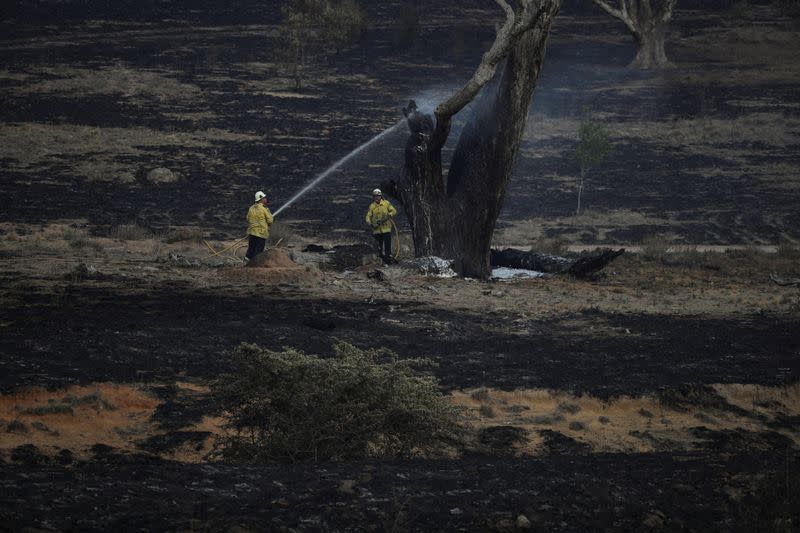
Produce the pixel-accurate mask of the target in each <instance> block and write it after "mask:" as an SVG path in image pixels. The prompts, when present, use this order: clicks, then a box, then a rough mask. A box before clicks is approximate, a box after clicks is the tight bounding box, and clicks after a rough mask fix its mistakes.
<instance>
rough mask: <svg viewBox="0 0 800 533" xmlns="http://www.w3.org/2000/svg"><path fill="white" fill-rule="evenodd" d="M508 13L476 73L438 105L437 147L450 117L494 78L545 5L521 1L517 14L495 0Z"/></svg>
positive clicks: (444, 136) (434, 143) (447, 127)
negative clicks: (499, 67)
mask: <svg viewBox="0 0 800 533" xmlns="http://www.w3.org/2000/svg"><path fill="white" fill-rule="evenodd" d="M495 2H496V3H497V5H499V6H500V7H501V8H502V9H503V11H504V12H505V14H506V19H505V21H504V22H503V24H502V25H501V26H500V27H499V28H498V30H497V36H496V37H495V40H494V43H493V44H492V46H491V48H489V50H488V51H487V52H486V53H485V54H483V57H482V58H481V62H480V64H479V65H478V67H477V68H476V69H475V73H474V74H473V75H472V77H471V78H470V79H469V80H468V81H467V83H466V84H465V85H464V86H463V87H462V88H461V90H459V91H458V92H456V93H455V94H454V95H452V96H450V98H448V99H447V100H445V101H444V102H442V103H441V104H439V105H438V106H437V107H436V111H435V112H434V113H435V115H436V129H435V130H434V134H433V141H432V143H431V144H433V145H434V146H441V145H443V144H444V140H445V139H446V138H447V134H448V133H449V131H450V120H451V119H452V117H453V115H455V114H456V113H458V112H459V111H461V110H462V109H463V108H464V107H465V106H466V105H467V104H469V103H470V102H471V101H472V100H473V99H475V97H476V96H477V94H478V92H479V91H480V90H481V88H483V86H484V85H486V84H487V83H489V81H490V80H491V79H492V78H493V77H494V74H495V71H496V70H497V65H499V64H500V62H501V61H502V60H503V59H505V58H506V56H508V53H509V51H510V50H511V47H512V46H513V45H514V44H515V43H516V42H517V40H518V39H519V37H520V36H521V35H522V34H523V33H524V32H526V31H527V30H529V29H531V28H532V27H533V26H534V25H535V24H536V22H538V20H539V17H540V15H541V13H542V12H543V8H540V9H538V10H536V9H534V8H533V4H534V3H536V2H533V1H532V0H521V3H522V13H521V14H520V15H519V16H518V15H517V14H516V13H515V12H514V9H513V8H512V7H511V6H510V5H509V4H508V2H506V0H495Z"/></svg>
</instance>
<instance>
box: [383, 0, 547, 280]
mask: <svg viewBox="0 0 800 533" xmlns="http://www.w3.org/2000/svg"><path fill="white" fill-rule="evenodd" d="M496 1H497V2H498V3H499V4H500V5H501V6H502V7H503V9H505V10H506V14H507V20H506V25H505V26H503V28H501V29H500V30H498V39H497V40H496V41H495V44H494V45H493V47H492V49H490V50H489V51H488V52H487V53H486V54H485V55H484V58H483V61H482V62H481V65H480V66H479V67H478V70H477V71H476V74H475V75H474V76H473V78H472V80H470V82H469V83H468V84H467V85H466V86H465V87H464V89H462V90H461V91H460V92H459V93H457V94H456V95H454V96H453V97H451V98H450V99H449V100H447V101H446V102H444V103H442V104H440V105H439V107H437V109H436V112H435V115H434V116H431V115H425V114H423V113H421V112H420V111H419V110H417V108H416V105H415V104H414V102H411V103H410V104H409V106H408V107H407V108H406V109H404V113H405V115H406V117H407V121H408V126H409V129H410V132H411V133H410V135H409V138H408V141H407V143H406V150H405V166H404V169H403V174H402V177H401V178H400V179H399V180H398V181H397V182H395V183H389V184H387V187H386V188H387V189H388V190H389V193H390V194H392V196H394V197H396V198H397V199H398V201H399V202H400V204H401V205H403V207H404V209H405V212H406V215H407V216H408V220H409V224H410V226H411V232H412V237H413V240H414V251H415V255H416V256H417V257H423V256H429V255H435V256H439V257H443V258H446V259H450V260H453V261H454V264H455V269H456V271H457V272H458V273H459V274H460V275H462V276H466V277H475V278H481V279H483V278H487V277H488V276H489V274H490V272H491V267H490V264H489V249H490V245H491V240H492V234H493V233H494V226H495V223H496V221H497V217H498V215H499V214H500V209H501V207H502V205H503V198H504V196H505V192H506V186H507V184H508V180H509V178H510V176H511V170H512V166H513V163H514V160H515V158H516V155H517V151H518V149H519V145H520V142H521V140H522V135H523V133H524V130H525V124H526V121H527V116H528V109H529V107H530V104H531V99H532V95H533V90H534V88H535V87H536V81H537V79H538V77H539V72H540V70H541V66H542V60H543V58H544V53H545V46H546V43H547V35H548V33H549V31H550V26H551V24H552V22H553V19H554V17H555V16H556V14H557V12H558V8H559V5H560V0H523V1H521V2H520V3H521V4H523V6H524V9H523V11H522V12H521V13H519V14H517V15H516V16H515V15H514V13H513V11H512V10H511V8H510V7H509V6H508V4H506V3H505V2H504V1H503V0H496ZM520 21H522V23H523V24H524V23H525V21H527V25H524V26H523V25H519V24H520ZM505 37H507V38H508V40H507V41H506V42H501V41H502V39H503V38H505ZM501 45H507V46H506V47H505V48H502V46H501ZM501 62H502V63H503V68H502V71H501V72H500V73H498V74H497V75H495V74H494V72H495V70H494V66H496V65H500V64H501ZM493 78H494V79H495V80H496V85H493V86H492V88H493V90H491V91H487V90H486V89H488V87H487V88H485V89H484V90H483V91H482V92H481V94H480V96H479V98H478V100H477V101H476V104H475V109H474V111H473V114H472V116H471V117H470V118H469V120H468V121H467V123H466V125H465V126H464V129H463V131H462V133H461V136H460V137H459V140H458V142H457V144H456V147H455V151H454V153H453V157H452V160H451V163H450V169H449V172H448V174H447V177H446V179H445V177H444V176H443V173H442V147H443V146H444V144H445V141H446V140H447V137H448V135H449V132H450V121H451V118H452V116H453V115H454V114H455V113H457V112H458V111H459V110H460V109H462V108H463V107H464V106H465V105H466V104H467V103H469V102H470V101H472V100H473V99H474V98H475V97H476V96H478V92H479V91H480V90H481V88H482V87H484V86H485V85H486V83H488V82H489V81H490V80H492V79H493Z"/></svg>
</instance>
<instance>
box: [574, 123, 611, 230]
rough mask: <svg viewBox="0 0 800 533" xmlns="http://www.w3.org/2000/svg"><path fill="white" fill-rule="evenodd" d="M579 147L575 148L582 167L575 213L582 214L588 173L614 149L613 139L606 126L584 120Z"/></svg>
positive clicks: (579, 133) (579, 136)
mask: <svg viewBox="0 0 800 533" xmlns="http://www.w3.org/2000/svg"><path fill="white" fill-rule="evenodd" d="M578 138H579V142H578V148H577V149H576V150H575V157H576V158H577V159H578V163H579V165H580V168H581V173H580V178H579V181H578V207H577V209H575V215H576V216H577V215H580V214H581V197H582V195H583V186H584V183H585V181H586V175H587V174H588V173H589V170H590V169H591V168H593V167H596V166H597V165H599V164H600V163H602V162H603V161H604V160H605V159H606V158H608V157H609V156H610V155H611V153H612V152H613V150H614V147H613V146H612V145H611V141H609V140H608V131H607V130H606V128H605V126H603V125H602V124H598V123H596V122H584V123H583V124H581V127H580V130H579V132H578Z"/></svg>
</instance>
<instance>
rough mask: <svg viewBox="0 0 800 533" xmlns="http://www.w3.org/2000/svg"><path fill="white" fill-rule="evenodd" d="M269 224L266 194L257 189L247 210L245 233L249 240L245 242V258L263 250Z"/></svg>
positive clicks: (269, 215) (270, 222) (269, 216)
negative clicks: (254, 198) (254, 199)
mask: <svg viewBox="0 0 800 533" xmlns="http://www.w3.org/2000/svg"><path fill="white" fill-rule="evenodd" d="M271 225H272V213H270V211H269V208H268V207H267V195H266V194H264V192H263V191H258V192H257V193H256V201H255V203H254V204H253V205H251V206H250V209H249V210H248V211H247V235H248V236H249V237H250V241H249V242H248V244H247V253H246V254H245V255H244V256H245V258H247V259H248V260H250V259H252V258H254V257H255V256H257V255H258V254H260V253H261V252H263V251H264V247H265V246H266V245H267V237H269V227H270V226H271Z"/></svg>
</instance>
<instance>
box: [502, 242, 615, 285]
mask: <svg viewBox="0 0 800 533" xmlns="http://www.w3.org/2000/svg"><path fill="white" fill-rule="evenodd" d="M624 252H625V249H624V248H620V249H619V250H612V249H610V248H605V249H602V250H598V251H597V252H593V253H590V254H583V255H581V256H579V257H577V258H574V259H573V258H569V257H560V256H557V255H549V254H544V253H541V252H536V251H530V252H524V251H522V250H515V249H514V248H506V249H505V250H492V251H491V257H490V261H491V265H492V266H493V267H508V268H525V269H527V270H536V271H537V272H547V273H550V274H568V275H570V276H575V277H576V278H585V277H587V276H590V275H592V274H594V273H596V272H599V271H600V270H602V269H603V268H605V267H606V265H608V264H609V263H610V262H611V261H613V260H614V259H616V258H617V257H619V256H620V255H622V254H623V253H624Z"/></svg>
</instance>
